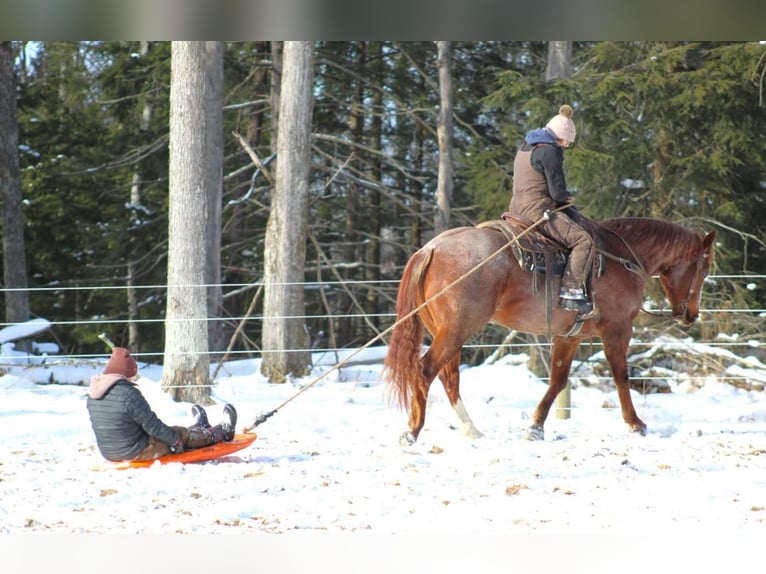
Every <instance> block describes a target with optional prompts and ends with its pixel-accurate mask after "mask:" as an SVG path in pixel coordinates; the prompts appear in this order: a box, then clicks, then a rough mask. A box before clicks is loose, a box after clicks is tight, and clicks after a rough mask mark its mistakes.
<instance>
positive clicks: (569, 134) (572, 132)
mask: <svg viewBox="0 0 766 574" xmlns="http://www.w3.org/2000/svg"><path fill="white" fill-rule="evenodd" d="M573 113H574V110H572V106H570V105H568V104H564V105H563V106H561V107H560V108H559V113H558V115H555V116H553V117H552V118H551V119H550V121H549V122H548V123H547V124H546V125H545V127H546V128H548V129H550V130H551V131H552V132H553V133H554V134H556V137H557V138H559V139H560V140H566V141H568V142H570V143H573V142H574V141H575V136H576V135H577V129H576V128H575V125H574V122H573V121H572V114H573Z"/></svg>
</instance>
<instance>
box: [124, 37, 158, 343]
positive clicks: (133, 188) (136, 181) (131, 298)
mask: <svg viewBox="0 0 766 574" xmlns="http://www.w3.org/2000/svg"><path fill="white" fill-rule="evenodd" d="M150 49H151V42H146V41H142V42H141V56H146V55H147V54H149V50H150ZM151 120H152V104H151V102H150V101H149V99H147V100H146V101H145V102H144V107H143V110H142V111H141V130H142V131H144V130H147V129H149V125H150V122H151ZM140 169H141V168H140V164H138V165H136V167H135V168H134V170H133V178H132V181H131V184H130V205H133V206H136V205H140V204H141V195H142V191H143V190H142V189H141V171H140ZM139 256H140V254H139V253H136V248H135V246H133V247H132V248H131V250H130V258H129V259H128V280H127V287H128V347H129V348H130V349H131V350H132V351H133V352H134V353H137V352H139V351H140V345H141V340H140V335H139V332H138V322H137V321H136V318H137V317H138V303H139V296H138V294H137V293H136V288H135V275H136V258H137V257H139Z"/></svg>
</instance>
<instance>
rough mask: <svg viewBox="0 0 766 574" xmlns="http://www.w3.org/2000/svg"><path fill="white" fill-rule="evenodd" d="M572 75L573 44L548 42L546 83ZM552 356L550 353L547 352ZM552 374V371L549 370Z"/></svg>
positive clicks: (560, 407) (560, 411) (563, 397)
mask: <svg viewBox="0 0 766 574" xmlns="http://www.w3.org/2000/svg"><path fill="white" fill-rule="evenodd" d="M571 75H572V42H569V41H567V42H563V41H562V42H559V41H556V42H548V65H547V66H546V68H545V81H546V82H555V81H557V80H561V79H563V78H569V77H570V76H571ZM547 355H548V356H550V351H548V352H547ZM549 374H550V369H549ZM571 405H572V387H571V386H570V383H569V382H567V384H566V386H565V387H564V390H562V391H561V392H560V393H559V395H558V396H557V397H556V418H559V419H568V418H570V417H571V416H572V409H571Z"/></svg>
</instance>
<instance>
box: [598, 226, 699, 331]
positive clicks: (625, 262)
mask: <svg viewBox="0 0 766 574" xmlns="http://www.w3.org/2000/svg"><path fill="white" fill-rule="evenodd" d="M607 231H610V232H611V233H613V234H614V235H616V236H617V237H618V238H619V240H620V241H622V244H623V245H624V246H625V247H626V248H627V250H628V251H630V254H631V255H632V256H633V261H631V260H630V259H626V258H624V257H619V256H617V255H614V254H612V253H608V252H606V251H603V250H601V249H597V252H598V253H600V254H601V255H603V256H605V257H608V258H609V259H612V260H613V261H617V262H618V263H620V264H621V265H622V266H623V267H625V269H627V270H628V271H630V272H631V273H636V274H637V275H640V276H641V279H642V280H643V281H644V283H646V281H647V279H649V274H648V273H647V272H646V268H645V267H644V266H643V264H642V263H641V260H640V259H639V258H638V256H637V255H636V252H635V251H633V248H632V247H631V246H630V245H629V244H628V242H627V241H625V239H624V238H623V237H622V235H620V234H619V233H617V232H616V231H614V230H612V229H607ZM706 258H707V254H706V253H705V251H704V250H703V251H702V253H700V256H699V257H698V258H697V269H696V270H695V272H694V277H693V278H692V280H691V281H690V282H689V288H688V289H687V291H686V298H685V299H683V300H682V301H681V302H680V303H679V304H680V305H681V314H680V315H678V316H676V315H673V313H672V312H671V313H668V312H667V311H650V310H648V309H645V308H644V306H643V305H642V306H641V307H640V308H639V311H641V312H643V313H646V314H647V315H650V316H652V317H660V318H671V319H677V318H678V317H683V315H684V314H685V313H686V311H687V309H688V308H689V300H690V299H691V297H692V290H693V288H694V285H696V284H697V280H698V279H699V276H700V273H701V272H702V267H703V261H704V260H705V259H706Z"/></svg>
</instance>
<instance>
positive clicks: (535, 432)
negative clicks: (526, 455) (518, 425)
mask: <svg viewBox="0 0 766 574" xmlns="http://www.w3.org/2000/svg"><path fill="white" fill-rule="evenodd" d="M527 440H545V431H543V427H538V426H532V427H529V429H527Z"/></svg>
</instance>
